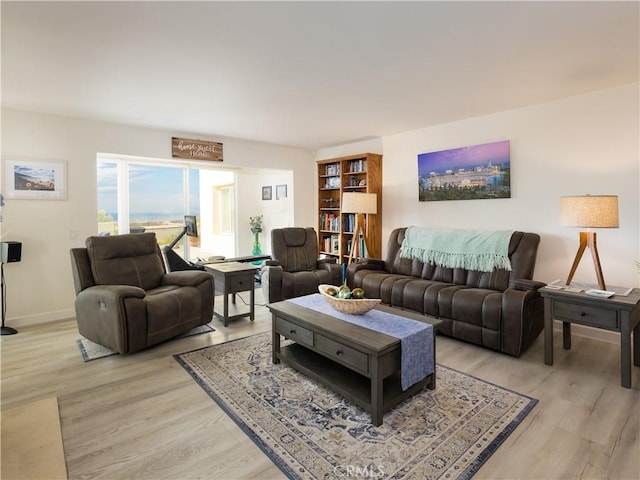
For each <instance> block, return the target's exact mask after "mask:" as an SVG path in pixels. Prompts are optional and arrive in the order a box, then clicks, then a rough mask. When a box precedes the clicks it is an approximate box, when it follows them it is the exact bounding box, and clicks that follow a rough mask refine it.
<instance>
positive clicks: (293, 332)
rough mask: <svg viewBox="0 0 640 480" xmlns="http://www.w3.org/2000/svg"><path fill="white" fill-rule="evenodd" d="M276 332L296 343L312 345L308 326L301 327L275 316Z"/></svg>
mask: <svg viewBox="0 0 640 480" xmlns="http://www.w3.org/2000/svg"><path fill="white" fill-rule="evenodd" d="M276 332H277V333H279V334H281V335H284V336H285V337H287V338H290V339H291V340H293V341H295V342H297V343H300V344H302V345H306V346H308V347H313V332H312V331H311V330H309V329H308V328H304V327H301V326H300V325H296V324H295V323H291V322H289V321H288V320H284V319H282V318H276Z"/></svg>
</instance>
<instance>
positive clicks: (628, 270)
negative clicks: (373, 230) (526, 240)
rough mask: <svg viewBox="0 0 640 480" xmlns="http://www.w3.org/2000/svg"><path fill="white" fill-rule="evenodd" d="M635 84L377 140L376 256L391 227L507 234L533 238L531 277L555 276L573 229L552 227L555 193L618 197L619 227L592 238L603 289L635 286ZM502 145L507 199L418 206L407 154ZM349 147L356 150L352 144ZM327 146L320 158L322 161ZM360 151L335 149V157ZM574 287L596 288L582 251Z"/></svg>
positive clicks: (638, 178)
mask: <svg viewBox="0 0 640 480" xmlns="http://www.w3.org/2000/svg"><path fill="white" fill-rule="evenodd" d="M638 87H639V86H638V84H633V85H627V86H622V87H618V88H613V89H607V90H602V91H599V92H595V93H590V94H587V95H581V96H577V97H572V98H568V99H564V100H560V101H555V102H551V103H546V104H542V105H536V106H532V107H529V108H522V109H518V110H513V111H508V112H502V113H497V114H494V115H487V116H482V117H477V118H471V119H467V120H463V121H459V122H453V123H448V124H444V125H438V126H435V127H429V128H423V129H419V130H414V131H410V132H404V133H400V134H397V135H391V136H387V137H384V138H383V139H382V144H383V149H382V154H383V160H382V165H383V176H382V185H383V212H384V213H383V219H382V226H383V232H382V236H383V251H384V250H385V249H386V239H387V238H388V236H389V233H390V232H391V230H392V229H394V228H396V227H400V226H408V225H419V226H431V225H433V226H444V227H458V228H460V227H462V228H464V227H469V228H499V229H516V230H524V231H529V232H536V233H538V234H540V235H541V237H542V239H541V244H540V249H539V252H538V262H537V267H536V273H535V277H536V279H538V280H541V281H545V282H550V281H553V280H555V279H558V278H565V279H566V276H567V274H568V273H569V268H570V267H571V263H572V261H573V258H574V256H575V252H576V249H577V247H578V233H579V229H577V228H569V227H563V226H561V225H559V206H560V197H561V196H564V195H584V194H587V193H589V194H594V195H595V194H614V195H619V205H620V207H619V208H620V228H619V229H600V230H598V232H597V233H598V249H599V253H600V261H601V264H602V268H603V271H604V278H605V281H606V282H607V283H608V284H612V285H623V286H639V285H640V282H639V275H638V272H637V268H636V266H635V264H634V261H636V260H639V259H640V230H639V222H640V197H639V193H638V192H639V190H640V165H639V135H640V134H639V132H640V124H639V117H640V114H639V100H640V99H639V94H638ZM498 140H510V142H511V189H512V191H511V194H512V197H511V198H510V199H499V200H460V201H444V202H419V201H418V182H417V175H418V172H417V155H418V154H420V153H425V152H432V151H438V150H445V149H449V148H456V147H463V146H468V145H476V144H481V143H488V142H493V141H498ZM354 148H356V149H359V148H360V145H358V144H356V145H355V146H354ZM334 151H335V147H332V149H328V151H325V150H320V151H318V152H316V154H315V156H316V158H318V159H321V158H330V157H331V154H333V153H334ZM356 153H362V152H361V151H359V150H358V151H356V150H355V149H352V150H350V149H343V150H341V153H340V155H350V154H356ZM575 280H576V281H584V282H591V283H596V278H595V272H594V268H593V263H592V261H591V256H590V254H589V253H587V254H586V255H585V256H584V258H583V260H582V262H581V264H580V267H579V269H578V271H577V273H576V276H575Z"/></svg>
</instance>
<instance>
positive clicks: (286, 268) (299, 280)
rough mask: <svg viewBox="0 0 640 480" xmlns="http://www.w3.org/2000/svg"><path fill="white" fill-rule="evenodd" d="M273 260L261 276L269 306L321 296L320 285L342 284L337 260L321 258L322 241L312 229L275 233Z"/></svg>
mask: <svg viewBox="0 0 640 480" xmlns="http://www.w3.org/2000/svg"><path fill="white" fill-rule="evenodd" d="M271 256H272V257H273V260H267V261H266V262H265V264H264V266H263V267H262V272H261V284H262V290H263V293H264V298H265V300H266V301H267V303H273V302H278V301H280V300H286V299H287V298H294V297H300V296H302V295H308V294H310V293H318V285H321V284H330V285H340V283H341V281H342V270H341V267H340V265H338V264H337V263H336V259H335V258H318V237H317V235H316V231H315V230H314V229H313V228H311V227H307V228H302V227H287V228H274V229H273V230H271Z"/></svg>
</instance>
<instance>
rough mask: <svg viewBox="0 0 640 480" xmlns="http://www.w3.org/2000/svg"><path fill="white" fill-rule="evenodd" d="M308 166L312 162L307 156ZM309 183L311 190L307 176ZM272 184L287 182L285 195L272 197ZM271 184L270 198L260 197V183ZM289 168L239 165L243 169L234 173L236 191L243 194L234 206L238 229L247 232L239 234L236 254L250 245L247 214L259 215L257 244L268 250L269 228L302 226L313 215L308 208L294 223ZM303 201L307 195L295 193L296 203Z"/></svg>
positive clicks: (247, 251)
mask: <svg viewBox="0 0 640 480" xmlns="http://www.w3.org/2000/svg"><path fill="white" fill-rule="evenodd" d="M308 163H309V164H310V165H311V168H314V164H313V162H312V161H311V160H308ZM311 184H312V185H313V187H309V188H313V189H314V190H315V178H312V179H311ZM276 185H287V197H286V198H282V199H280V200H276ZM263 186H270V187H271V194H272V199H271V200H262V187H263ZM293 186H294V182H293V172H292V171H290V170H289V171H287V170H267V169H243V173H242V175H241V176H239V177H238V192H241V195H242V196H243V197H245V199H244V200H243V201H241V202H240V205H241V208H239V209H238V215H237V217H238V230H237V231H238V232H242V231H244V232H247V235H239V240H240V241H239V242H238V256H243V255H250V254H251V251H252V249H253V235H252V234H251V227H250V225H249V217H255V216H257V215H262V233H260V234H259V239H260V248H261V250H262V253H266V254H270V253H271V235H270V233H269V232H271V229H273V228H282V227H290V226H293V225H298V226H304V225H306V224H307V223H309V222H312V221H313V219H314V218H315V215H314V213H313V212H312V213H311V215H310V216H309V217H306V218H305V219H304V220H299V221H298V222H299V223H296V219H295V215H294V213H295V207H296V203H295V202H294V196H293ZM300 203H303V204H306V205H305V207H309V206H311V207H312V208H313V203H312V202H311V199H310V198H308V197H299V198H298V199H297V204H300Z"/></svg>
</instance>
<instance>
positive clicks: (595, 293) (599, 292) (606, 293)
mask: <svg viewBox="0 0 640 480" xmlns="http://www.w3.org/2000/svg"><path fill="white" fill-rule="evenodd" d="M584 293H586V294H587V295H590V296H592V297H600V298H609V297H613V296H614V295H615V294H616V292H610V291H608V290H596V289H594V288H591V289H589V290H586V291H585V292H584Z"/></svg>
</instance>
